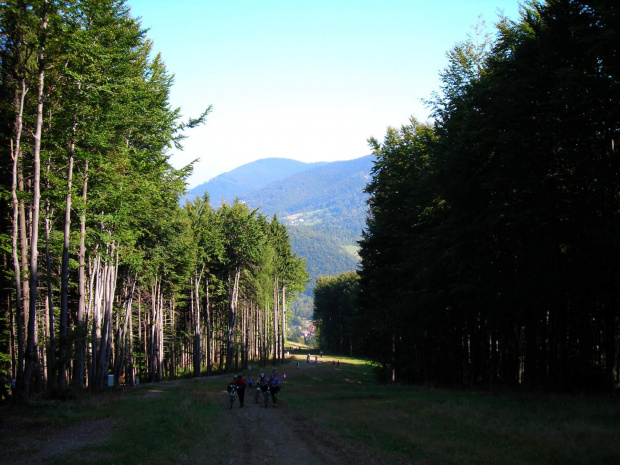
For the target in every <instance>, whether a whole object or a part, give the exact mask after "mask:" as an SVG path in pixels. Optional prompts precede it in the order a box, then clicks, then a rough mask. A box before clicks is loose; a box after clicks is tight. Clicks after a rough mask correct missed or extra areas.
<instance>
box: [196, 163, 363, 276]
mask: <svg viewBox="0 0 620 465" xmlns="http://www.w3.org/2000/svg"><path fill="white" fill-rule="evenodd" d="M373 160H374V157H373V156H372V155H368V156H365V157H361V158H357V159H355V160H348V161H338V162H326V163H311V164H309V163H302V162H296V161H294V160H288V159H282V158H279V159H278V158H269V159H264V160H258V161H256V162H253V163H249V164H247V165H243V166H241V167H239V168H237V169H235V170H233V171H231V172H229V173H225V174H222V175H220V176H218V177H216V178H214V179H212V180H211V181H209V182H207V183H204V184H202V185H201V186H199V187H197V188H195V189H192V191H190V194H188V196H189V198H190V199H191V198H194V197H195V196H196V195H200V196H202V195H203V193H204V191H205V189H206V190H207V192H209V196H210V198H211V205H212V206H213V207H214V208H218V206H219V204H220V201H221V200H220V199H224V200H225V201H226V202H228V203H231V202H232V201H233V200H234V199H235V197H238V198H239V200H241V201H243V202H245V203H246V204H247V205H248V206H249V207H250V208H259V209H260V211H261V212H262V213H263V214H265V215H267V216H272V215H274V214H275V215H277V216H278V220H279V221H280V222H282V223H284V224H286V225H287V228H288V230H289V235H290V238H291V246H292V249H293V251H294V252H295V253H297V254H298V255H299V256H301V257H304V258H305V259H306V263H307V268H308V273H309V274H310V278H311V279H312V280H313V281H314V280H316V278H317V277H318V276H332V275H335V274H339V273H344V272H346V271H351V270H355V269H357V266H358V263H359V258H358V257H357V254H356V248H357V247H356V246H357V243H356V241H357V240H358V239H359V238H360V235H361V231H362V229H363V227H364V225H365V221H366V211H367V205H366V200H367V198H368V196H367V194H365V193H364V188H365V187H366V183H367V182H368V179H369V177H370V170H371V168H372V164H373ZM268 179H272V181H270V182H267V180H268ZM250 186H259V187H256V188H250ZM313 287H314V284H313V283H312V284H311V286H310V288H313Z"/></svg>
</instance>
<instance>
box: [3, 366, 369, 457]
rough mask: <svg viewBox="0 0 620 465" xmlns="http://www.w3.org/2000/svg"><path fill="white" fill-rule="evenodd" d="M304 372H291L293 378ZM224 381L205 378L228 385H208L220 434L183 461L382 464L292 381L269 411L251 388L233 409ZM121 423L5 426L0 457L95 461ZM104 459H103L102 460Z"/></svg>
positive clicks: (150, 391)
mask: <svg viewBox="0 0 620 465" xmlns="http://www.w3.org/2000/svg"><path fill="white" fill-rule="evenodd" d="M320 365H323V366H320ZM304 368H306V367H304ZM307 369H308V370H312V371H313V372H314V373H316V374H318V372H320V371H322V370H323V369H328V368H327V364H319V366H312V367H308V368H307ZM315 370H316V371H315ZM302 371H304V370H302ZM298 373H299V372H295V373H291V375H289V378H290V376H295V375H297V374H298ZM224 380H225V378H223V377H221V376H217V377H213V378H202V379H201V380H200V382H204V383H217V384H218V387H219V385H221V386H222V389H221V390H220V389H213V386H205V396H206V399H207V400H208V401H209V402H211V403H213V404H215V405H218V406H219V407H221V409H222V410H221V411H220V413H219V414H218V415H217V422H218V424H217V425H215V427H213V426H214V425H209V426H210V430H211V431H213V430H214V431H215V433H210V434H208V433H205V435H204V439H203V440H202V441H199V442H198V443H197V444H196V445H195V448H194V450H188V451H187V453H186V454H184V455H183V456H182V457H179V462H178V463H180V464H181V463H182V464H194V463H196V464H198V463H200V464H221V465H236V464H244V465H247V464H249V463H252V464H256V463H269V464H270V465H280V464H282V465H285V464H286V465H288V464H295V465H349V464H350V465H357V464H359V463H364V464H371V465H372V464H375V463H379V462H380V461H377V460H373V458H372V457H371V456H370V454H369V453H368V451H363V450H360V449H359V448H355V447H353V446H352V445H350V444H349V443H348V442H347V441H346V440H344V439H342V438H341V437H340V436H338V435H337V434H336V433H334V432H333V431H330V429H329V428H328V427H326V426H325V425H323V424H321V423H319V422H317V421H315V420H313V419H312V418H308V417H307V416H304V415H303V414H302V413H301V409H299V408H297V406H296V405H294V403H293V402H291V401H290V400H289V399H287V395H286V394H287V389H288V388H289V387H290V388H292V386H288V382H287V381H284V383H283V388H282V392H281V394H280V398H279V402H278V407H277V408H274V407H273V404H272V403H270V404H269V407H267V408H265V406H264V403H262V402H261V401H259V403H258V404H257V403H255V400H254V391H253V389H248V390H247V394H246V400H245V406H244V407H243V408H240V406H239V401H238V400H237V401H235V404H234V407H233V408H232V409H228V405H227V402H228V396H227V395H226V392H225V391H224V387H225V381H224ZM183 382H192V381H183V380H178V381H170V382H162V383H157V384H155V385H144V386H141V387H140V388H139V389H141V390H142V389H145V390H147V392H146V393H145V394H144V395H142V396H136V401H140V402H148V399H149V398H152V397H153V396H158V395H161V393H162V392H163V391H164V390H166V389H172V388H174V387H175V386H178V385H179V383H183ZM118 423H120V422H119V421H118V420H115V419H110V418H103V419H96V420H88V421H84V422H81V423H78V424H74V425H71V426H64V427H53V426H50V425H47V424H36V423H34V424H32V423H30V424H25V425H21V426H20V427H18V428H11V426H10V425H7V424H5V423H4V422H0V435H2V436H4V437H3V438H2V439H0V444H2V446H3V449H5V450H4V451H3V452H2V453H1V454H0V465H1V464H5V463H6V464H7V465H8V464H11V465H27V464H33V463H36V464H52V463H54V461H55V460H57V459H59V458H63V457H71V455H72V454H75V453H76V451H78V450H79V455H80V459H81V461H82V463H84V462H86V463H87V462H91V461H93V459H95V457H92V456H91V457H89V453H88V452H85V453H84V452H83V451H88V449H89V448H88V446H89V445H95V444H105V442H106V441H107V440H108V438H109V433H110V431H112V430H113V429H114V428H115V427H117V424H118ZM118 426H120V425H118ZM205 431H206V429H205ZM128 446H129V445H128ZM101 458H102V457H101V456H99V457H98V459H99V460H101ZM135 463H140V460H139V457H136V461H135Z"/></svg>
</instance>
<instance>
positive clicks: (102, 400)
mask: <svg viewBox="0 0 620 465" xmlns="http://www.w3.org/2000/svg"><path fill="white" fill-rule="evenodd" d="M305 355H306V353H305V352H304V353H302V354H301V355H299V356H298V358H297V359H292V360H291V362H290V363H288V364H286V365H285V366H280V367H278V368H277V369H278V372H279V373H281V372H283V371H285V372H286V373H287V379H286V380H283V388H282V393H281V396H280V400H281V403H282V408H281V410H282V412H278V413H282V414H284V413H285V412H286V411H289V412H290V413H291V414H294V415H297V416H298V417H299V418H306V419H311V421H310V423H309V424H310V425H314V426H315V427H317V428H320V429H323V430H325V431H327V434H329V432H330V431H331V432H333V433H334V434H333V435H332V436H333V437H340V438H342V440H343V441H347V442H348V443H349V444H351V445H353V446H354V447H355V448H356V449H360V450H364V451H366V452H367V453H368V456H369V457H373V458H374V459H375V460H376V461H377V462H379V463H386V464H404V463H413V464H424V465H439V464H441V465H452V464H454V465H456V464H502V465H516V464H528V465H543V464H544V465H555V464H562V465H573V464H575V465H577V464H579V465H581V464H584V465H585V464H597V465H612V464H613V465H616V464H618V463H620V441H618V437H620V405H619V403H618V401H617V400H616V399H606V398H599V397H569V396H553V395H542V394H540V395H534V394H515V393H509V394H506V393H502V394H490V393H483V392H471V391H448V390H441V389H425V388H419V387H412V386H400V385H378V384H376V383H375V381H374V377H373V371H372V368H371V366H370V365H368V364H367V363H366V362H365V361H363V360H359V359H352V358H346V357H338V358H332V357H330V356H328V355H325V356H323V357H322V358H321V357H320V358H319V363H318V364H316V365H315V364H314V363H310V364H307V363H306V359H305ZM297 360H299V362H300V368H299V369H298V368H296V363H295V362H296V361H297ZM312 360H314V353H312ZM332 360H333V361H336V360H339V361H340V366H335V365H333V364H332ZM271 369H272V367H271V366H269V367H265V368H263V369H262V370H263V371H265V372H270V371H271ZM226 379H227V378H219V379H213V380H205V379H200V380H191V379H190V380H182V381H177V382H169V383H160V384H155V385H143V386H140V388H138V389H134V390H124V391H121V392H111V393H106V394H103V395H99V396H91V397H83V398H79V399H77V400H74V401H67V402H62V403H46V404H41V405H39V406H35V407H30V408H29V409H18V408H3V409H2V411H1V412H0V413H1V414H2V417H1V418H0V420H1V423H5V424H13V425H16V424H17V425H21V430H25V431H28V430H29V428H30V427H31V426H32V427H41V426H51V427H52V428H53V429H54V430H57V431H62V430H63V428H64V427H69V426H70V425H74V424H76V423H79V422H82V421H92V422H96V421H97V420H98V419H104V420H110V421H113V427H112V428H109V426H108V427H107V429H106V430H105V431H100V432H97V431H94V432H93V434H99V433H101V434H106V441H105V443H102V444H92V445H87V446H84V447H82V448H81V449H77V450H76V451H75V452H74V453H72V454H71V455H70V456H69V457H70V458H66V459H62V460H58V461H56V463H57V464H58V465H66V464H70V463H76V458H79V461H80V463H84V464H109V463H115V464H136V463H149V464H164V463H177V464H193V463H228V460H229V459H228V458H226V457H229V455H227V454H230V450H225V447H226V444H227V443H228V444H230V440H229V439H230V438H226V437H223V434H224V433H222V432H221V431H219V429H218V425H220V424H222V421H225V419H226V418H227V417H229V416H230V414H229V411H228V410H227V409H226V408H225V405H224V403H225V391H224V386H225V383H226ZM108 425H109V423H108ZM227 440H228V442H227ZM0 443H1V441H0ZM207 458H208V460H207Z"/></svg>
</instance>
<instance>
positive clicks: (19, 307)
mask: <svg viewBox="0 0 620 465" xmlns="http://www.w3.org/2000/svg"><path fill="white" fill-rule="evenodd" d="M22 105H23V99H22ZM20 120H21V115H20ZM20 128H21V125H20ZM20 131H21V129H20ZM17 140H18V143H17V144H16V146H17V147H19V138H18V139H17ZM11 156H12V157H13V184H12V186H11V196H12V198H13V235H12V238H11V239H12V242H11V249H12V253H13V272H14V274H15V305H16V309H15V322H16V325H17V360H16V362H17V369H16V370H15V376H16V379H17V380H18V382H19V385H20V386H21V381H22V377H23V360H24V337H23V334H24V329H23V328H24V317H23V315H24V309H23V299H22V282H21V266H20V263H19V256H18V253H17V235H18V221H19V202H18V200H17V169H18V166H19V151H18V150H15V151H14V150H13V141H11ZM11 328H13V326H12V325H11Z"/></svg>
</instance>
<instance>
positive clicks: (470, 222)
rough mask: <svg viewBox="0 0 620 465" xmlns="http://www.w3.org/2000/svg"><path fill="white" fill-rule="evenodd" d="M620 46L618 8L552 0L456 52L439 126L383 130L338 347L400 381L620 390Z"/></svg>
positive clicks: (327, 308)
mask: <svg viewBox="0 0 620 465" xmlns="http://www.w3.org/2000/svg"><path fill="white" fill-rule="evenodd" d="M619 46H620V5H619V4H618V2H616V1H611V0H548V1H546V2H540V3H539V2H528V3H527V4H526V5H525V6H524V7H522V10H521V16H520V18H519V20H518V21H510V20H508V19H501V20H500V21H499V23H498V24H497V25H496V28H495V29H494V34H492V33H486V32H485V31H484V29H483V28H481V27H479V28H477V29H476V32H475V33H474V34H473V35H472V36H471V37H470V38H469V40H466V41H464V42H462V43H459V44H457V45H456V46H455V47H454V48H453V49H452V50H451V51H449V52H448V58H449V65H448V67H447V68H446V69H445V70H444V71H443V73H441V79H442V87H441V89H440V91H439V92H438V93H437V94H436V95H434V96H432V97H431V98H430V99H429V104H430V105H431V108H432V109H433V111H434V121H433V123H432V124H422V123H420V122H418V121H415V120H413V119H412V120H411V121H410V122H409V124H407V125H404V126H403V127H401V128H400V129H388V131H387V134H386V135H385V138H384V140H383V141H382V142H380V141H377V140H371V145H372V147H373V149H374V153H375V155H376V156H377V161H376V163H375V165H374V169H373V172H372V180H371V181H370V183H369V184H368V187H367V192H368V193H369V194H370V201H369V206H370V216H369V219H368V221H367V225H366V228H365V230H364V234H363V238H362V241H361V244H360V245H361V250H360V255H361V258H362V269H361V271H360V273H359V282H357V280H354V279H351V277H347V276H345V277H342V278H340V279H332V280H328V281H323V282H321V283H320V285H317V294H316V300H315V314H316V316H317V318H319V319H320V321H319V322H317V325H318V327H319V328H321V340H322V341H323V343H324V344H326V345H327V346H328V347H330V348H339V349H341V350H347V351H349V352H350V351H351V348H352V349H353V351H355V352H357V353H358V354H366V355H368V356H370V357H372V358H373V359H374V360H376V361H377V362H378V364H379V365H380V366H381V367H382V373H383V376H384V378H385V379H386V380H391V381H407V382H417V383H428V384H443V385H452V386H463V385H466V386H476V385H477V386H480V385H512V386H516V385H521V386H527V387H537V388H541V387H542V388H550V389H580V390H581V389H603V390H612V389H616V388H617V387H618V385H619V381H620V379H619V373H620V324H619V305H620V300H619V298H620V295H619V293H618V290H619V289H620V243H619V242H618V238H619V237H620V236H619V234H620V153H619V152H618V143H619V142H620V112H619V111H618V109H619V108H620V55H619ZM357 286H359V295H358V301H357V305H354V306H352V305H350V301H349V299H346V302H345V303H346V304H343V303H342V302H340V301H339V300H338V299H337V298H336V297H337V296H339V295H341V294H342V292H343V289H349V290H350V289H352V288H353V289H354V288H356V287H357ZM325 302H326V303H325ZM331 322H335V326H332V323H331Z"/></svg>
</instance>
